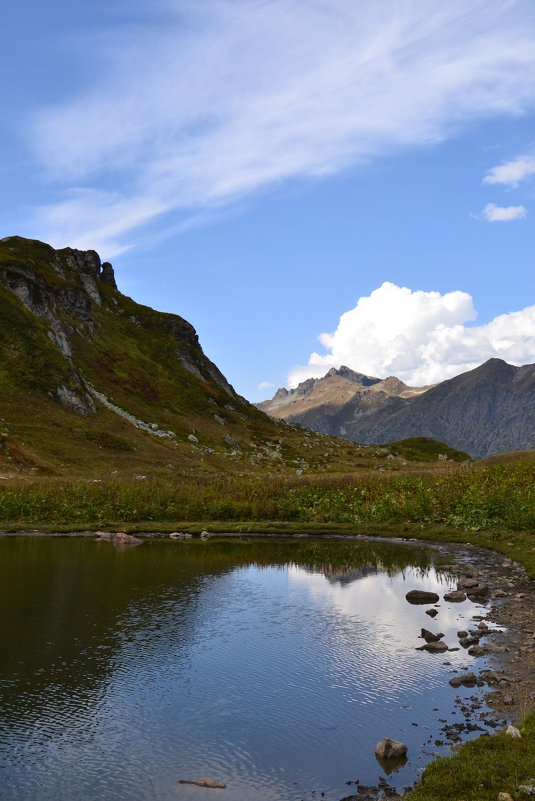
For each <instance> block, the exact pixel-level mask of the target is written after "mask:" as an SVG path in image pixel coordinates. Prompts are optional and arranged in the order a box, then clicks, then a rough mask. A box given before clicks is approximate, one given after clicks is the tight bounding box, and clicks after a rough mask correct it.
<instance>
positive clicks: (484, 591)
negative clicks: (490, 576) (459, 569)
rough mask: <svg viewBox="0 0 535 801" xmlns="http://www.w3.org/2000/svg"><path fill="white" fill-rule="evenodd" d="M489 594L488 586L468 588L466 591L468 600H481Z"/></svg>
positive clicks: (479, 585) (480, 585)
mask: <svg viewBox="0 0 535 801" xmlns="http://www.w3.org/2000/svg"><path fill="white" fill-rule="evenodd" d="M488 594H489V587H488V584H478V586H477V587H470V589H469V590H468V597H469V598H470V600H472V599H473V598H482V597H483V596H484V595H488Z"/></svg>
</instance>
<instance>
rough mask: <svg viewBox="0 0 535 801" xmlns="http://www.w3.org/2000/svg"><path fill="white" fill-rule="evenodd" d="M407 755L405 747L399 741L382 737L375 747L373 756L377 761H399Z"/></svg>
mask: <svg viewBox="0 0 535 801" xmlns="http://www.w3.org/2000/svg"><path fill="white" fill-rule="evenodd" d="M406 755H407V746H406V745H405V743H402V742H400V741H399V740H392V739H390V737H384V738H383V739H382V740H379V742H378V743H377V745H376V746H375V756H376V757H377V758H378V759H399V758H400V757H404V756H406Z"/></svg>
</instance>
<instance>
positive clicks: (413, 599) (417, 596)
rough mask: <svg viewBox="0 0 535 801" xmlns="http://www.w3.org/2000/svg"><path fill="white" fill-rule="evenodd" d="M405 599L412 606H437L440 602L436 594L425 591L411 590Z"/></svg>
mask: <svg viewBox="0 0 535 801" xmlns="http://www.w3.org/2000/svg"><path fill="white" fill-rule="evenodd" d="M405 598H406V600H407V601H408V602H409V603H410V604H436V602H437V601H438V600H440V599H439V596H438V595H437V594H436V592H425V590H410V592H408V593H407V594H406V596H405Z"/></svg>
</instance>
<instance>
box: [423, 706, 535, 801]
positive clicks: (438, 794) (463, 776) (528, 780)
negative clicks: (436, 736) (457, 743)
mask: <svg viewBox="0 0 535 801" xmlns="http://www.w3.org/2000/svg"><path fill="white" fill-rule="evenodd" d="M521 732H522V739H521V740H515V739H513V738H511V737H508V736H506V735H505V733H503V732H501V733H500V734H497V735H493V736H485V737H479V738H478V739H477V740H473V741H472V742H470V743H466V744H465V745H463V747H462V748H461V749H459V751H458V752H457V753H455V754H453V755H452V756H450V757H446V758H443V759H437V760H435V762H432V763H431V764H430V765H429V766H428V767H427V768H426V770H425V772H424V774H423V777H422V780H421V782H420V784H418V786H417V787H416V789H415V790H414V791H413V792H412V793H410V795H409V796H408V797H407V801H409V800H410V801H463V799H464V801H497V798H498V795H499V793H501V792H506V793H509V794H510V795H511V797H512V798H513V799H514V800H515V801H516V799H519V800H520V799H524V798H525V799H527V798H528V797H529V796H528V794H527V793H524V792H522V791H519V787H520V786H521V785H530V784H534V785H535V713H532V714H531V715H529V716H528V717H527V718H526V720H525V721H524V725H523V727H522V729H521Z"/></svg>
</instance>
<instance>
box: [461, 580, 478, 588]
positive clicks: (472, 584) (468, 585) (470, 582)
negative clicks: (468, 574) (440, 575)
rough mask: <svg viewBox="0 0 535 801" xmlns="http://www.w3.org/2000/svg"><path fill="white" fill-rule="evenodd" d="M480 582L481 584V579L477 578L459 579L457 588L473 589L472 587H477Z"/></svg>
mask: <svg viewBox="0 0 535 801" xmlns="http://www.w3.org/2000/svg"><path fill="white" fill-rule="evenodd" d="M478 584H479V581H478V580H477V579H476V578H464V579H459V581H458V582H457V589H458V590H468V589H471V588H472V587H477V586H478Z"/></svg>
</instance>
